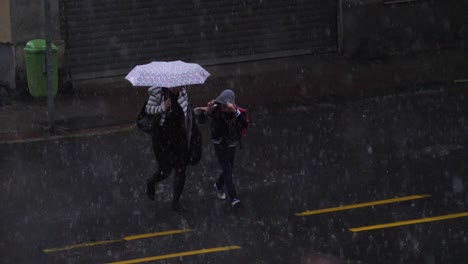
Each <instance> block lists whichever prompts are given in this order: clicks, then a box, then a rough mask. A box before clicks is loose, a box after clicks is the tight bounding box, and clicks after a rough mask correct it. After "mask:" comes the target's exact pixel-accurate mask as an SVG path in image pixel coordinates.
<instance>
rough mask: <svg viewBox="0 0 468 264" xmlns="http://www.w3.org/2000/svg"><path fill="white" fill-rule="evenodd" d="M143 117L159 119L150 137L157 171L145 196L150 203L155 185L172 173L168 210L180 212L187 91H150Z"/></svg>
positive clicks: (186, 146)
mask: <svg viewBox="0 0 468 264" xmlns="http://www.w3.org/2000/svg"><path fill="white" fill-rule="evenodd" d="M148 92H149V99H148V102H147V105H146V109H145V110H146V113H148V114H150V115H160V119H159V124H158V125H159V126H157V128H156V129H155V133H153V136H152V143H153V151H154V154H155V156H156V160H157V162H158V169H157V171H156V173H154V174H153V176H152V177H151V178H150V179H148V181H147V185H146V193H147V195H148V198H149V199H150V200H154V198H155V185H156V183H158V182H160V181H162V180H164V179H166V178H167V177H169V176H170V175H171V173H172V170H174V171H175V176H174V189H173V198H172V209H173V210H175V211H178V210H180V204H179V199H180V196H181V195H182V191H183V190H184V186H185V177H186V175H185V169H186V166H187V164H186V159H187V151H188V139H187V132H186V117H187V109H188V96H187V91H186V90H185V88H183V87H174V88H161V87H151V88H150V89H149V90H148Z"/></svg>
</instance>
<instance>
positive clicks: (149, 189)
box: [146, 180, 156, 201]
mask: <svg viewBox="0 0 468 264" xmlns="http://www.w3.org/2000/svg"><path fill="white" fill-rule="evenodd" d="M155 192H156V190H155V184H154V182H153V181H151V180H148V181H147V182H146V195H148V198H149V199H150V200H151V201H154V196H155Z"/></svg>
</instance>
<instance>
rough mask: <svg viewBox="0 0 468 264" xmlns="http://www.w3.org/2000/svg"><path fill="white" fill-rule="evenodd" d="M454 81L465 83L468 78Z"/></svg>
mask: <svg viewBox="0 0 468 264" xmlns="http://www.w3.org/2000/svg"><path fill="white" fill-rule="evenodd" d="M454 82H456V83H464V82H468V79H465V80H455V81H454Z"/></svg>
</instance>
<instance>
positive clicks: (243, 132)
mask: <svg viewBox="0 0 468 264" xmlns="http://www.w3.org/2000/svg"><path fill="white" fill-rule="evenodd" d="M234 107H235V108H236V109H238V110H239V111H240V112H241V113H242V115H243V116H244V118H245V121H247V126H246V127H243V128H242V129H241V136H245V135H246V134H247V129H248V128H249V127H250V115H249V110H248V109H246V108H242V107H240V106H237V105H234Z"/></svg>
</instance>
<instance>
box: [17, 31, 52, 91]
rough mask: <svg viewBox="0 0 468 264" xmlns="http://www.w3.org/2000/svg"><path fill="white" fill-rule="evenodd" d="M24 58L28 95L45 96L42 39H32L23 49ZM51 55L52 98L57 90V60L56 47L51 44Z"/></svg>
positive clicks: (43, 46)
mask: <svg viewBox="0 0 468 264" xmlns="http://www.w3.org/2000/svg"><path fill="white" fill-rule="evenodd" d="M24 51H25V53H26V54H25V57H26V75H27V78H28V87H29V93H30V94H31V95H32V96H33V97H44V96H47V94H48V92H47V67H46V63H45V56H46V43H45V40H43V39H33V40H30V41H28V43H26V47H25V48H24ZM51 55H52V80H53V81H52V84H53V86H52V87H53V90H54V96H55V95H57V90H58V65H57V64H58V60H57V47H56V46H55V45H54V44H52V43H51Z"/></svg>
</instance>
